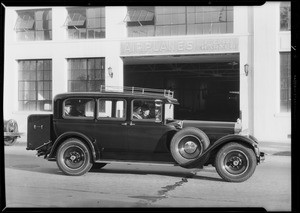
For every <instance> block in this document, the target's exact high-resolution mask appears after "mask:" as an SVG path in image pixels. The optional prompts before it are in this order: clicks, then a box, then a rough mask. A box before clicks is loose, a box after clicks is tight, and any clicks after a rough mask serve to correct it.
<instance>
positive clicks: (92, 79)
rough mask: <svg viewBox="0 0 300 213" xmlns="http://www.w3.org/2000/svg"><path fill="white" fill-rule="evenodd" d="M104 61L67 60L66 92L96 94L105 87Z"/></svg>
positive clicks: (100, 59) (95, 59) (98, 59)
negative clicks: (67, 77)
mask: <svg viewBox="0 0 300 213" xmlns="http://www.w3.org/2000/svg"><path fill="white" fill-rule="evenodd" d="M104 69H105V59H104V58H81V59H68V74H69V80H68V91H70V92H92V91H94V92H96V91H100V86H101V85H105V72H104Z"/></svg>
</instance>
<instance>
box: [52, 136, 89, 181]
mask: <svg viewBox="0 0 300 213" xmlns="http://www.w3.org/2000/svg"><path fill="white" fill-rule="evenodd" d="M56 163H57V165H58V167H59V168H60V170H61V171H62V172H63V173H65V174H67V175H73V176H78V175H83V174H85V173H86V172H88V171H89V170H90V169H91V167H92V165H93V164H92V163H91V153H90V151H89V148H88V147H87V145H85V143H83V142H82V141H81V140H79V139H77V138H69V139H67V140H65V141H64V142H63V143H62V144H61V145H60V146H59V148H58V150H57V154H56Z"/></svg>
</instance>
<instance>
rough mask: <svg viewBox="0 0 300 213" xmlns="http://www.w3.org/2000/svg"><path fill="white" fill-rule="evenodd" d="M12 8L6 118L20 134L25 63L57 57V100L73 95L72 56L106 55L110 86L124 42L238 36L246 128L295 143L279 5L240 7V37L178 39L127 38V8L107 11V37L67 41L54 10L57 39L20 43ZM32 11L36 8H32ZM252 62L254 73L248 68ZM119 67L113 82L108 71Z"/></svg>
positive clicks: (286, 40) (118, 81)
mask: <svg viewBox="0 0 300 213" xmlns="http://www.w3.org/2000/svg"><path fill="white" fill-rule="evenodd" d="M19 9H26V8H24V7H22V8H17V7H7V8H6V17H5V59H4V100H3V101H4V105H3V108H4V118H14V119H16V120H17V121H18V124H19V127H20V131H24V132H25V131H26V128H27V116H28V115H29V114H32V113H41V112H21V111H18V67H17V60H21V59H52V75H53V76H52V79H53V80H52V81H53V85H54V86H53V96H54V95H56V94H58V93H61V92H66V91H67V80H68V73H67V61H66V59H68V58H89V57H105V66H106V67H105V73H106V79H105V81H106V85H120V86H121V85H123V76H124V73H123V61H122V59H121V58H120V55H121V53H120V51H121V43H122V42H124V41H152V42H155V41H157V40H164V41H168V40H176V39H177V40H178V39H182V40H189V39H191V40H193V39H202V38H203V39H209V38H212V39H216V40H218V39H222V38H231V37H232V38H238V53H239V54H240V61H239V63H240V109H241V111H242V116H243V117H242V119H243V128H244V129H249V132H250V133H251V134H253V135H254V136H256V137H257V138H258V139H259V140H265V141H289V139H288V137H287V135H288V134H290V132H291V125H290V122H291V119H290V113H288V114H283V113H280V109H279V107H280V66H279V52H280V51H290V36H291V35H290V32H280V31H279V2H268V3H266V4H265V5H263V6H259V7H243V6H240V7H234V34H233V35H232V34H223V35H221V34H220V35H198V36H197V35H196V36H178V37H174V36H173V37H152V38H151V37H147V38H127V31H126V24H125V23H124V22H123V20H124V17H125V16H126V12H127V8H126V7H106V38H105V39H81V40H69V39H67V35H66V30H65V28H64V27H63V25H64V22H65V19H66V17H67V11H66V8H65V7H52V25H53V26H52V29H53V31H52V35H53V40H51V41H24V42H22V41H17V40H16V33H15V31H14V29H13V27H14V25H15V23H16V19H17V14H16V12H15V11H16V10H19ZM28 9H30V8H28ZM245 64H249V75H248V76H246V75H245V73H244V65H245ZM108 67H111V68H112V69H113V73H114V76H113V78H110V77H109V76H108V73H107V68H108Z"/></svg>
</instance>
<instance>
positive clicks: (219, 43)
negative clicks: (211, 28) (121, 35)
mask: <svg viewBox="0 0 300 213" xmlns="http://www.w3.org/2000/svg"><path fill="white" fill-rule="evenodd" d="M237 51H238V39H237V38H223V39H193V40H184V41H182V40H169V41H125V42H122V43H121V55H122V56H130V55H158V54H190V53H215V52H237Z"/></svg>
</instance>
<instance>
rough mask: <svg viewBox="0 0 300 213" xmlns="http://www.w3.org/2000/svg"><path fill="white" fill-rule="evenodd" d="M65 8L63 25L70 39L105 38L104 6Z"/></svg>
mask: <svg viewBox="0 0 300 213" xmlns="http://www.w3.org/2000/svg"><path fill="white" fill-rule="evenodd" d="M67 10H68V17H67V19H66V21H65V26H66V27H67V31H68V37H69V38H70V39H94V38H105V8H104V7H92V8H85V7H74V8H68V9H67Z"/></svg>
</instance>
